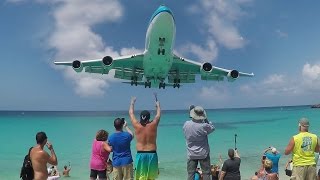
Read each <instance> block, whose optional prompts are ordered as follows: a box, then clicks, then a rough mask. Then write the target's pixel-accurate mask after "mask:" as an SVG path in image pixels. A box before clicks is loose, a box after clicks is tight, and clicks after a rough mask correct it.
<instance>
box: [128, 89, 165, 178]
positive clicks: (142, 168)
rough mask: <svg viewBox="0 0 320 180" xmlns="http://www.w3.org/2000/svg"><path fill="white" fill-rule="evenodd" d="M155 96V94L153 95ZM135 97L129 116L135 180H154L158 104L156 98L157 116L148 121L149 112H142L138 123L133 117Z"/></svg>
mask: <svg viewBox="0 0 320 180" xmlns="http://www.w3.org/2000/svg"><path fill="white" fill-rule="evenodd" d="M155 96H156V94H155ZM135 102H136V97H132V99H131V103H130V108H129V116H130V119H131V122H132V125H133V128H134V130H135V134H136V137H137V138H136V141H137V143H136V148H137V155H136V161H135V162H136V163H135V169H136V170H135V179H148V180H149V179H150V180H151V179H156V178H157V177H158V172H159V171H158V155H157V151H156V150H157V142H156V141H157V128H158V124H159V121H160V114H161V112H160V103H159V101H158V100H157V97H156V109H157V114H156V116H155V117H154V120H153V121H150V112H149V111H146V110H144V111H142V112H141V113H140V121H137V119H136V117H135V115H134V103H135Z"/></svg>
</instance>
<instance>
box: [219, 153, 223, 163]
mask: <svg viewBox="0 0 320 180" xmlns="http://www.w3.org/2000/svg"><path fill="white" fill-rule="evenodd" d="M219 162H220V165H221V164H222V163H223V161H222V156H221V154H219Z"/></svg>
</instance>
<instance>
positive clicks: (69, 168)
mask: <svg viewBox="0 0 320 180" xmlns="http://www.w3.org/2000/svg"><path fill="white" fill-rule="evenodd" d="M70 170H71V164H70V162H69V168H68V172H70Z"/></svg>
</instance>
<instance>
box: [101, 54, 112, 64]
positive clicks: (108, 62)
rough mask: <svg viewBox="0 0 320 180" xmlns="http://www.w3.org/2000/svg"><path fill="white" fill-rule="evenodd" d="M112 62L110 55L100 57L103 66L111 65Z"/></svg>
mask: <svg viewBox="0 0 320 180" xmlns="http://www.w3.org/2000/svg"><path fill="white" fill-rule="evenodd" d="M112 62H113V59H112V57H111V56H105V57H104V58H103V59H102V64H103V65H104V66H111V65H112Z"/></svg>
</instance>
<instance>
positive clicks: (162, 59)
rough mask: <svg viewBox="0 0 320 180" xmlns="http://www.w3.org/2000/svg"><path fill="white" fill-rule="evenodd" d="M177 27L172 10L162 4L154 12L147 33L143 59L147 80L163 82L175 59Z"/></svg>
mask: <svg viewBox="0 0 320 180" xmlns="http://www.w3.org/2000/svg"><path fill="white" fill-rule="evenodd" d="M175 34H176V27H175V22H174V18H173V15H172V12H171V11H170V9H168V8H167V7H165V6H160V7H159V8H158V9H157V10H156V11H155V12H154V14H153V16H152V18H151V20H150V23H149V27H148V30H147V34H146V42H145V52H144V59H143V67H144V77H145V79H146V81H154V82H155V83H156V82H158V81H160V82H163V81H164V80H165V78H166V77H167V76H168V72H169V70H170V68H171V66H172V60H173V52H172V51H173V44H174V41H175Z"/></svg>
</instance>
